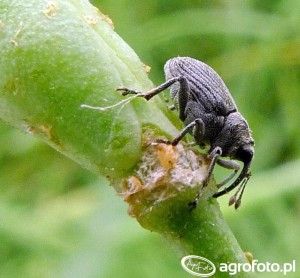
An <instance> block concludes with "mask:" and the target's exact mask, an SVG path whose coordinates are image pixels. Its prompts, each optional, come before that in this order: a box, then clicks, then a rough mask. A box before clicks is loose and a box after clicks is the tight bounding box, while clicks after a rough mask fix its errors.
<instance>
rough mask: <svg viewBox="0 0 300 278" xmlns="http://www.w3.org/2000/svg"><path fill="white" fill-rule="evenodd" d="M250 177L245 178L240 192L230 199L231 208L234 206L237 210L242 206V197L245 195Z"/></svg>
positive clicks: (239, 189)
mask: <svg viewBox="0 0 300 278" xmlns="http://www.w3.org/2000/svg"><path fill="white" fill-rule="evenodd" d="M249 178H250V177H245V178H244V179H243V180H242V182H241V184H240V186H239V188H238V190H237V191H236V192H235V193H234V195H232V196H231V197H230V199H229V206H231V205H233V204H234V207H235V209H237V208H238V207H239V206H240V205H241V201H242V196H243V193H244V191H245V187H246V184H247V182H248V180H249Z"/></svg>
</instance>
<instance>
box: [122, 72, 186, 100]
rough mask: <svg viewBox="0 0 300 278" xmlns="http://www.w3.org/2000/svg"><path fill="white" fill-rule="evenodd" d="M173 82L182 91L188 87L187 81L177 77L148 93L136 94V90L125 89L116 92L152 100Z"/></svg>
mask: <svg viewBox="0 0 300 278" xmlns="http://www.w3.org/2000/svg"><path fill="white" fill-rule="evenodd" d="M175 82H179V83H180V87H183V89H185V87H188V85H187V80H186V79H185V78H184V77H182V76H179V77H174V78H171V79H169V80H167V81H166V82H165V83H163V84H161V85H159V86H158V87H156V88H153V89H151V90H150V91H148V92H145V93H142V92H138V91H136V90H131V89H128V88H125V87H120V88H117V91H120V92H122V95H123V96H126V95H129V94H133V95H137V96H139V97H142V98H144V99H146V100H149V99H151V98H153V97H154V96H156V95H157V94H159V93H160V92H162V91H164V90H166V89H167V88H169V87H170V86H171V85H173V84H174V83H175Z"/></svg>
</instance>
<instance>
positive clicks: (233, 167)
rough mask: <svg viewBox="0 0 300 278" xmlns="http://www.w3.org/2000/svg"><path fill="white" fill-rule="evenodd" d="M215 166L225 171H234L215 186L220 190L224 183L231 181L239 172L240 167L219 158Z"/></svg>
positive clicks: (233, 162)
mask: <svg viewBox="0 0 300 278" xmlns="http://www.w3.org/2000/svg"><path fill="white" fill-rule="evenodd" d="M217 164H218V165H220V166H222V167H224V168H226V169H230V170H234V171H233V172H232V173H231V174H230V175H229V176H228V177H227V178H226V179H225V180H223V181H222V182H220V183H219V184H217V187H218V188H221V187H222V186H224V185H225V184H226V183H228V182H229V181H230V180H231V179H233V177H234V176H235V175H236V173H237V172H238V171H239V170H240V165H239V164H238V163H237V162H236V161H234V160H225V159H222V158H220V157H219V158H218V160H217Z"/></svg>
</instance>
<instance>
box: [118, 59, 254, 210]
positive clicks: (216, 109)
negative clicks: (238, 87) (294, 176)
mask: <svg viewBox="0 0 300 278" xmlns="http://www.w3.org/2000/svg"><path fill="white" fill-rule="evenodd" d="M164 71H165V76H166V82H165V83H163V84H161V85H159V86H158V87H156V88H154V89H152V90H150V91H148V92H146V93H140V92H136V91H134V90H130V89H127V88H119V89H118V90H119V91H122V94H123V95H127V94H137V95H138V96H140V97H143V98H145V99H146V100H149V99H151V98H152V97H153V96H155V95H157V94H159V93H160V92H162V91H163V90H165V89H167V88H169V87H170V91H171V96H172V98H173V100H174V102H175V107H176V108H177V109H178V112H179V118H180V120H181V121H182V122H183V123H184V124H185V128H184V129H183V130H182V131H181V132H180V134H179V135H178V136H177V137H176V138H174V140H172V141H170V142H169V141H168V142H165V143H167V144H172V145H176V144H177V143H178V142H179V141H180V140H181V139H182V138H183V137H184V136H185V135H186V134H187V133H191V134H192V135H193V137H194V139H195V142H196V144H198V145H200V146H202V145H203V144H206V145H209V146H210V148H209V152H208V156H209V157H210V158H211V163H210V165H209V172H208V176H207V179H206V182H205V183H204V185H206V184H207V182H208V180H209V178H210V176H211V174H212V171H213V169H214V166H215V164H216V163H217V164H219V165H221V166H223V167H225V168H227V169H232V170H234V172H233V173H232V174H231V175H230V176H229V177H228V178H226V179H225V180H224V181H222V182H221V183H220V184H219V185H218V188H219V191H218V192H217V193H215V194H214V195H213V196H214V197H219V196H222V195H224V194H225V193H227V192H229V191H231V190H232V189H234V188H235V187H237V186H239V187H238V190H237V192H236V193H235V194H234V195H233V196H232V197H231V198H230V201H229V204H230V205H231V204H235V208H238V207H239V206H240V204H241V198H242V195H243V192H244V189H245V186H246V183H247V181H248V180H249V178H250V164H251V161H252V158H253V155H254V140H253V138H252V136H251V131H250V128H249V126H248V123H247V121H246V120H245V119H244V117H243V116H242V115H241V113H240V112H239V111H238V109H237V106H236V104H235V102H234V100H233V98H232V96H231V94H230V92H229V90H228V88H227V87H226V85H225V84H224V82H223V80H222V79H221V77H220V76H219V75H218V74H217V73H216V72H215V71H214V70H213V69H212V68H211V67H210V66H208V65H206V64H205V63H203V62H201V61H198V60H196V59H193V58H190V57H176V58H172V59H170V60H168V61H167V62H166V64H165V67H164ZM223 157H227V158H229V159H226V160H225V159H224V158H223ZM235 160H239V161H241V162H243V164H244V165H243V169H242V170H241V172H240V174H239V175H238V177H237V178H236V179H235V181H233V182H232V183H231V184H230V185H229V186H226V185H227V183H228V182H229V181H230V180H232V179H233V177H234V176H235V175H236V173H237V172H238V171H239V168H240V166H239V164H238V163H237V162H236V161H235ZM224 187H225V188H224ZM197 199H198V197H197V198H196V200H195V201H194V202H192V203H191V204H192V205H193V206H195V205H196V204H197Z"/></svg>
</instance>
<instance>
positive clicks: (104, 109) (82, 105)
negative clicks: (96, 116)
mask: <svg viewBox="0 0 300 278" xmlns="http://www.w3.org/2000/svg"><path fill="white" fill-rule="evenodd" d="M137 97H139V95H134V96H131V97H129V98H126V99H123V100H121V101H119V102H117V103H115V104H113V105H109V106H104V107H101V106H91V105H88V104H81V105H80V107H81V108H88V109H93V110H98V111H102V112H103V111H106V110H110V109H114V108H116V107H118V106H121V108H120V110H122V109H123V108H124V107H125V106H126V105H127V104H128V103H130V102H131V101H132V100H133V99H135V98H137Z"/></svg>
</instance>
